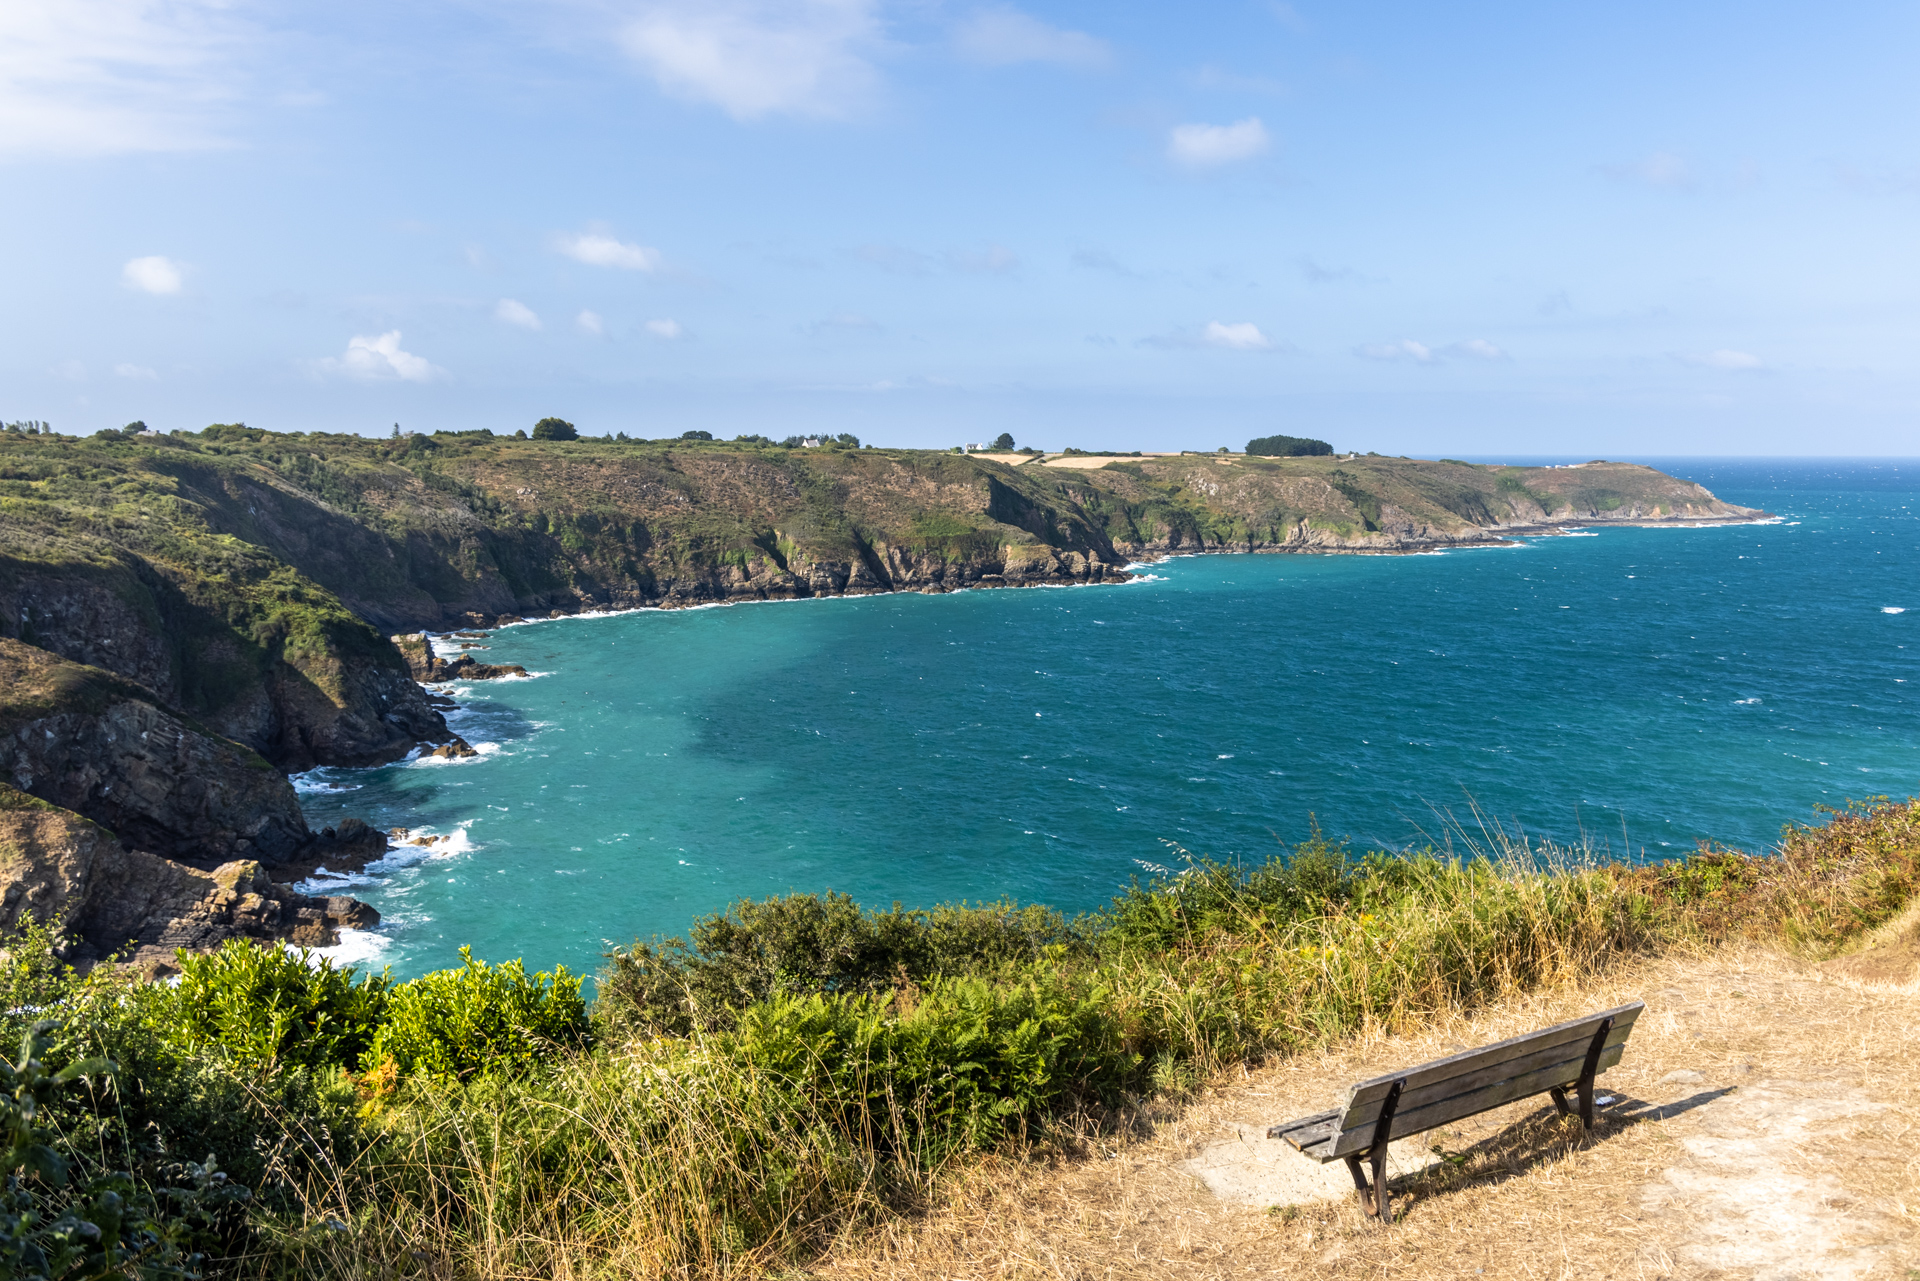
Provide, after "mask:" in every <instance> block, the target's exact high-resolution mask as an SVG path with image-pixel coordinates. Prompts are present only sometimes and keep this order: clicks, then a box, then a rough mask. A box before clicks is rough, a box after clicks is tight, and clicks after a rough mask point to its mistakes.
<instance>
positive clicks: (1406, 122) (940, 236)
mask: <svg viewBox="0 0 1920 1281" xmlns="http://www.w3.org/2000/svg"><path fill="white" fill-rule="evenodd" d="M1916 35H1920V8H1916V7H1915V6H1913V5H1910V4H1900V5H1896V4H1875V3H1863V4H1855V5H1846V6H1820V7H1815V6H1807V5H1799V6H1786V5H1778V4H1767V3H1757V4H1756V3H1749V4H1743V5H1737V6H1736V5H1732V4H1681V5H1674V4H1670V3H1669V4H1648V3H1634V2H1631V0H1629V2H1627V3H1617V4H1612V5H1604V6H1600V5H1586V6H1567V5H1550V6H1542V5H1519V4H1511V5H1509V4H1483V5H1479V6H1471V7H1468V8H1465V9H1462V8H1459V7H1453V6H1435V5H1419V4H1411V3H1400V4H1380V3H1364V2H1360V3H1347V4H1342V5H1337V6H1336V5H1316V4H1313V3H1300V4H1296V5H1287V4H1276V3H1264V2H1251V0H1250V2H1248V3H1238V2H1229V3H1216V4H1207V5H1181V6H1176V5H1124V6H1122V5H1111V4H1109V5H1093V4H1062V3H1052V4H1042V3H1031V4H1024V5H1022V6H1020V7H1013V6H1009V5H1000V4H972V3H946V2H944V0H908V2H905V3H887V2H885V0H788V2H787V3H773V4H770V3H760V2H758V0H704V2H692V0H519V2H518V3H505V2H500V3H495V2H493V0H464V2H459V3H453V2H445V0H420V2H419V3H413V4H400V5H395V4H391V3H385V4H374V3H365V2H362V0H339V2H335V3H328V4H324V5H323V4H317V3H309V2H307V0H168V2H165V3H161V2H156V0H8V3H7V4H5V5H4V6H0V181H4V182H5V186H6V190H7V193H8V194H7V199H6V200H5V201H4V204H0V283H4V287H5V298H6V306H5V308H4V312H0V317H3V318H0V337H3V338H4V345H3V346H0V417H4V418H7V419H19V418H38V419H44V420H48V421H50V422H52V423H53V424H54V426H55V427H56V428H58V429H60V430H64V431H68V432H90V431H93V430H95V429H97V428H99V427H103V426H112V425H118V424H120V423H124V422H126V421H128V420H130V419H134V418H139V419H143V420H144V421H146V422H148V423H150V424H152V425H153V426H156V427H160V428H162V429H172V428H175V427H199V426H203V425H205V424H206V423H208V422H213V421H232V420H244V421H246V422H249V423H252V424H254V425H256V426H264V427H273V428H276V429H281V430H316V429H324V430H346V431H361V432H371V433H385V432H387V431H390V430H391V428H392V425H393V424H394V423H396V422H398V423H400V424H401V425H402V426H403V427H404V428H406V429H409V430H433V429H436V428H444V429H462V428H473V427H489V428H491V429H493V430H494V431H511V430H513V429H514V428H516V427H522V426H526V425H529V424H530V423H531V422H532V421H533V420H534V419H536V418H539V417H541V416H544V415H547V414H558V415H561V416H563V417H566V418H569V419H571V420H572V421H574V422H576V423H578V424H579V425H580V427H581V428H582V430H584V431H587V432H591V433H599V432H612V431H616V430H621V431H626V432H629V433H631V434H637V435H642V436H662V435H669V434H677V433H678V432H680V431H683V430H687V429H689V428H704V429H707V430H710V431H713V432H715V433H716V434H720V435H728V436H731V435H735V434H738V433H742V432H761V433H763V434H767V435H771V436H776V437H778V436H784V435H788V434H791V433H794V432H801V431H815V430H821V429H826V430H832V431H852V432H854V433H856V434H858V435H859V436H861V437H862V438H863V439H866V440H869V441H874V442H877V443H882V444H897V445H941V446H943V445H947V444H952V443H956V442H959V441H961V440H977V439H984V438H987V437H990V436H991V435H993V434H996V433H997V432H999V431H1002V430H1005V431H1010V432H1012V433H1013V435H1014V436H1015V437H1016V438H1018V439H1019V440H1020V441H1021V443H1023V444H1024V443H1033V444H1037V445H1041V446H1044V447H1048V448H1059V447H1064V446H1066V445H1077V446H1079V447H1081V448H1121V449H1137V448H1213V447H1215V446H1218V445H1222V444H1228V445H1233V446H1235V447H1238V446H1239V445H1241V444H1243V443H1244V442H1245V441H1246V439H1247V438H1248V437H1250V436H1253V435H1264V434H1268V433H1271V432H1287V433H1291V434H1297V435H1313V436H1320V437H1324V438H1326V439H1328V440H1330V441H1332V442H1333V443H1334V444H1335V445H1336V446H1338V447H1340V448H1343V449H1346V448H1353V449H1360V450H1367V449H1376V450H1379V451H1380V452H1383V453H1408V454H1415V455H1429V456H1431V455H1440V454H1463V453H1474V454H1494V453H1499V452H1501V451H1513V452H1522V451H1524V452H1528V453H1536V454H1537V453H1582V454H1585V453H1592V454H1620V455H1625V454H1632V453H1636V452H1637V453H1642V454H1646V453H1659V454H1678V453H1730V454H1753V453H1771V454H1781V453H1825V454H1835V453H1858V454H1911V453H1914V452H1916V451H1915V449H1914V444H1913V442H1914V440H1915V438H1916V434H1915V424H1916V421H1917V420H1920V341H1917V340H1920V324H1917V323H1916V315H1915V305H1916V285H1920V271H1917V270H1916V268H1917V267H1920V235H1916V231H1920V219H1917V218H1916V215H1920V131H1916V128H1915V125H1916V121H1917V119H1920V112H1917V111H1916V108H1920V76H1916V75H1915V74H1914V72H1913V68H1914V67H1915V66H1916V65H1920V63H1917V61H1916V54H1920V44H1917V42H1916Z"/></svg>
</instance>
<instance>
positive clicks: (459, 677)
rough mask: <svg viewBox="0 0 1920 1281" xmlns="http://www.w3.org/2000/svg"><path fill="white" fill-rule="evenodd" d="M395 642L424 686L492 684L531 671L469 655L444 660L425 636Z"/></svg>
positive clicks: (395, 639)
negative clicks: (484, 682) (461, 683)
mask: <svg viewBox="0 0 1920 1281" xmlns="http://www.w3.org/2000/svg"><path fill="white" fill-rule="evenodd" d="M392 639H393V643H394V644H395V645H397V646H399V648H400V653H401V654H402V655H403V656H405V658H406V660H407V666H408V667H409V668H411V669H412V671H413V679H415V680H416V681H419V682H420V683H421V684H422V685H442V684H445V683H446V682H448V681H490V680H498V679H499V678H500V677H502V676H525V675H526V674H527V669H526V668H524V667H522V666H520V665H519V664H518V663H498V664H496V663H478V662H475V661H474V660H473V659H472V658H471V657H470V656H468V655H466V654H462V655H460V656H459V657H458V658H451V659H448V658H441V657H440V656H439V655H438V654H436V653H434V652H433V641H432V639H431V638H430V637H428V635H427V634H426V633H425V632H418V633H415V634H413V635H409V636H395V637H393V638H392ZM433 741H438V740H437V739H435V740H433Z"/></svg>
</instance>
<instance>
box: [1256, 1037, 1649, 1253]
mask: <svg viewBox="0 0 1920 1281" xmlns="http://www.w3.org/2000/svg"><path fill="white" fill-rule="evenodd" d="M1645 1008H1646V1005H1645V1003H1644V1002H1641V1001H1634V1002H1632V1003H1631V1004H1628V1005H1622V1006H1620V1007H1619V1008H1617V1009H1612V1010H1602V1011H1600V1012H1599V1013H1598V1014H1589V1015H1588V1016H1587V1017H1586V1018H1583V1019H1575V1020H1573V1021H1572V1022H1571V1023H1556V1024H1554V1026H1552V1027H1548V1028H1541V1029H1540V1030H1539V1031H1538V1032H1533V1033H1530V1034H1528V1035H1526V1036H1516V1037H1513V1038H1512V1039H1510V1040H1506V1041H1498V1042H1495V1043H1494V1044H1492V1045H1483V1046H1481V1047H1480V1048H1479V1049H1477V1050H1467V1051H1465V1052H1463V1053H1460V1054H1454V1055H1450V1056H1448V1057H1447V1058H1444V1059H1435V1060H1434V1061H1433V1062H1431V1063H1422V1064H1421V1065H1420V1066H1419V1067H1412V1068H1407V1069H1405V1070H1404V1071H1400V1072H1390V1073H1388V1074H1387V1075H1386V1076H1376V1077H1374V1078H1373V1079H1372V1080H1370V1081H1362V1082H1360V1083H1359V1084H1358V1085H1356V1086H1354V1087H1353V1089H1351V1090H1350V1091H1348V1093H1347V1102H1346V1106H1344V1107H1339V1108H1335V1109H1334V1110H1333V1111H1331V1112H1319V1113H1316V1114H1315V1115H1313V1116H1303V1117H1301V1118H1300V1119H1299V1120H1297V1121H1288V1122H1287V1123H1286V1124H1284V1125H1276V1126H1274V1127H1273V1128H1271V1129H1269V1130H1268V1131H1267V1137H1268V1138H1270V1139H1285V1140H1286V1141H1287V1142H1288V1143H1291V1144H1292V1145H1293V1146H1294V1147H1296V1148H1298V1149H1300V1151H1301V1152H1304V1153H1305V1154H1306V1155H1308V1156H1310V1157H1312V1158H1313V1159H1314V1160H1316V1161H1318V1162H1320V1163H1321V1164H1322V1165H1324V1164H1326V1163H1327V1162H1328V1161H1338V1160H1342V1159H1344V1160H1345V1161H1346V1163H1347V1169H1348V1171H1349V1172H1351V1173H1352V1175H1353V1186H1354V1187H1355V1188H1356V1189H1358V1190H1359V1193H1360V1204H1361V1205H1362V1206H1363V1207H1365V1209H1366V1212H1367V1213H1368V1214H1369V1215H1372V1216H1373V1217H1374V1218H1375V1219H1376V1220H1377V1221H1378V1222H1379V1223H1381V1224H1382V1225H1385V1224H1389V1223H1392V1222H1393V1217H1392V1215H1391V1214H1390V1213H1389V1212H1388V1207H1387V1144H1388V1143H1390V1142H1392V1141H1393V1140H1394V1139H1403V1138H1405V1137H1407V1136H1408V1135H1410V1134H1419V1133H1421V1132H1423V1131H1425V1130H1431V1129H1434V1128H1435V1127H1437V1126H1442V1125H1446V1124H1448V1123H1449V1122H1453V1121H1459V1120H1463V1119H1465V1118H1466V1117H1470V1116H1475V1115H1478V1114H1479V1113H1481V1112H1485V1111H1488V1110H1490V1109H1492V1108H1497V1107H1499V1106H1500V1105H1501V1104H1503V1103H1512V1102H1513V1101H1515V1100H1516V1099H1524V1098H1528V1097H1529V1096H1531V1095H1535V1094H1551V1095H1552V1096H1553V1105H1554V1107H1556V1108H1558V1109H1559V1111H1560V1115H1562V1116H1566V1115H1567V1114H1568V1113H1569V1112H1570V1110H1571V1109H1570V1108H1569V1107H1568V1106H1567V1091H1568V1090H1569V1089H1574V1090H1576V1091H1577V1092H1578V1098H1579V1107H1580V1120H1581V1121H1582V1122H1584V1123H1585V1124H1586V1127H1587V1128H1588V1129H1589V1130H1591V1129H1592V1128H1593V1079H1594V1077H1596V1076H1598V1075H1600V1073H1602V1072H1604V1071H1606V1070H1607V1069H1608V1068H1610V1067H1612V1066H1614V1065H1615V1064H1616V1063H1618V1062H1619V1061H1620V1053H1621V1051H1622V1050H1624V1049H1625V1048H1626V1044H1627V1037H1628V1036H1629V1035H1630V1034H1631V1033H1632V1032H1633V1022H1634V1020H1635V1019H1637V1018H1639V1017H1640V1011H1641V1010H1643V1009H1645ZM1362 1161H1365V1162H1366V1163H1367V1164H1368V1165H1369V1166H1370V1167H1371V1173H1372V1175H1373V1182H1372V1185H1371V1186H1369V1185H1368V1182H1367V1172H1365V1171H1362V1169H1361V1168H1360V1165H1361V1162H1362Z"/></svg>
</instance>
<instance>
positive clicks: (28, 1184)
mask: <svg viewBox="0 0 1920 1281" xmlns="http://www.w3.org/2000/svg"><path fill="white" fill-rule="evenodd" d="M58 1027H59V1025H58V1024H57V1023H55V1022H53V1021H52V1020H42V1021H40V1022H38V1023H35V1024H34V1025H33V1026H32V1027H31V1028H30V1029H28V1031H27V1033H26V1035H25V1036H23V1037H22V1038H21V1042H20V1061H19V1062H18V1063H7V1062H5V1061H4V1060H0V1142H3V1143H5V1145H6V1152H5V1155H4V1156H0V1169H3V1170H4V1173H5V1176H6V1180H7V1182H6V1190H5V1191H4V1193H0V1271H4V1274H5V1275H7V1276H10V1277H21V1278H27V1279H33V1278H39V1279H41V1281H46V1279H50V1278H59V1279H60V1281H83V1279H85V1281H95V1279H96V1278H99V1279H104V1278H108V1277H128V1276H138V1277H142V1278H154V1279H158V1278H163V1277H167V1278H193V1277H197V1276H199V1272H198V1270H197V1265H198V1264H199V1263H200V1256H199V1255H197V1254H190V1253H187V1252H185V1251H184V1250H183V1249H182V1246H183V1244H187V1243H190V1242H191V1240H192V1238H193V1237H195V1236H196V1235H200V1234H202V1233H203V1232H204V1231H205V1230H206V1229H207V1228H209V1227H212V1226H213V1225H214V1222H215V1221H216V1220H217V1219H218V1218H219V1217H220V1213H221V1210H222V1209H223V1208H224V1207H227V1206H231V1205H233V1204H235V1203H238V1202H241V1201H244V1200H245V1199H246V1198H247V1196H248V1192H247V1189H245V1188H243V1187H239V1186H237V1185H234V1184H232V1183H230V1182H229V1181H228V1180H227V1177H226V1175H224V1174H222V1173H220V1172H219V1171H218V1170H217V1169H216V1168H215V1166H214V1161H213V1158H212V1157H208V1158H207V1160H206V1161H205V1163H203V1164H200V1165H191V1164H189V1165H183V1166H179V1167H177V1169H176V1170H175V1171H174V1173H175V1174H176V1175H178V1174H184V1175H185V1176H186V1178H187V1180H188V1181H189V1183H190V1186H189V1187H186V1188H172V1187H163V1188H161V1189H160V1191H159V1196H158V1197H156V1196H155V1194H154V1193H153V1192H152V1191H149V1190H148V1189H146V1188H143V1187H140V1186H139V1185H137V1184H136V1183H135V1182H134V1180H133V1177H132V1176H131V1175H129V1174H124V1173H119V1172H108V1173H101V1174H96V1175H94V1176H93V1177H92V1178H90V1179H88V1180H87V1182H86V1183H84V1184H83V1185H81V1186H79V1187H77V1188H70V1187H69V1176H70V1174H71V1172H72V1162H71V1161H70V1160H69V1159H68V1158H67V1157H65V1156H63V1155H61V1154H60V1153H59V1152H57V1151H55V1150H54V1146H53V1145H54V1143H56V1142H57V1141H58V1139H57V1136H56V1135H54V1134H53V1133H52V1132H50V1131H49V1130H47V1129H45V1128H43V1127H42V1125H41V1124H40V1122H41V1121H42V1119H43V1118H45V1117H47V1116H48V1115H49V1114H51V1113H54V1112H55V1111H56V1110H57V1108H58V1105H59V1104H60V1102H61V1100H62V1096H63V1095H65V1094H68V1093H70V1092H71V1091H72V1089H73V1088H74V1087H76V1086H79V1085H81V1084H82V1078H85V1077H88V1076H106V1075H111V1074H112V1073H113V1071H114V1065H113V1064H112V1063H110V1062H108V1061H107V1060H105V1059H99V1058H94V1059H81V1060H77V1061H75V1062H71V1063H69V1064H67V1065H66V1066H65V1067H63V1068H60V1069H59V1070H57V1071H53V1070H49V1069H48V1068H47V1066H46V1064H45V1062H44V1061H43V1059H44V1056H45V1055H46V1053H47V1049H48V1046H49V1045H50V1044H51V1041H52V1038H51V1033H53V1032H54V1031H55V1030H57V1029H58ZM162 1199H164V1200H168V1201H171V1202H173V1204H174V1206H175V1213H174V1214H172V1215H166V1214H163V1213H162V1211H161V1208H160V1205H159V1201H160V1200H162Z"/></svg>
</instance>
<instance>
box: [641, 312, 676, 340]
mask: <svg viewBox="0 0 1920 1281" xmlns="http://www.w3.org/2000/svg"><path fill="white" fill-rule="evenodd" d="M647 332H648V333H650V334H652V335H653V336H654V337H655V338H664V339H666V340H667V341H668V342H672V341H673V340H674V339H676V338H678V337H679V336H680V335H681V334H682V333H683V332H684V331H683V330H682V329H681V328H680V322H679V321H677V320H667V319H664V318H663V319H660V320H649V321H648V322H647Z"/></svg>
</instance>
